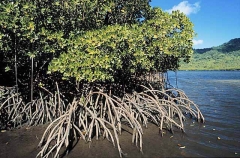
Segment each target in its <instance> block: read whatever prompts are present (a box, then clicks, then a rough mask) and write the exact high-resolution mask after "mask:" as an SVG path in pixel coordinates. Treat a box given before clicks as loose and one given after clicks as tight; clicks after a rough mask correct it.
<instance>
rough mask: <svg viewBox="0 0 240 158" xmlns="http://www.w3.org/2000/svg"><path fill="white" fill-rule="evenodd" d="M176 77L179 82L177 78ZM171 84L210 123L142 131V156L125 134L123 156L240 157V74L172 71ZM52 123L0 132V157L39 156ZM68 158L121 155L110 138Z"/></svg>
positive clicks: (151, 127) (84, 146)
mask: <svg viewBox="0 0 240 158" xmlns="http://www.w3.org/2000/svg"><path fill="white" fill-rule="evenodd" d="M175 75H177V84H176V77H175ZM168 77H169V81H170V82H171V84H172V85H173V86H175V87H178V88H180V89H182V90H184V91H185V93H186V94H187V95H188V97H189V98H190V99H191V100H193V101H194V102H195V103H197V104H198V105H199V108H200V109H201V111H202V113H203V115H204V117H205V120H206V122H205V123H198V122H196V121H195V120H192V119H187V121H186V122H185V132H186V133H182V132H181V131H179V130H175V131H174V134H172V133H170V132H167V131H165V132H164V134H163V137H162V136H161V134H159V130H158V128H157V127H156V126H155V125H152V124H149V125H148V128H147V129H145V128H144V129H143V130H144V131H143V132H144V134H143V153H141V152H140V151H139V148H138V147H136V146H135V145H134V144H132V143H131V134H129V133H128V132H127V131H123V133H122V135H121V136H120V144H121V147H122V149H123V152H124V153H125V155H124V157H239V156H240V100H239V98H240V71H178V72H177V74H175V72H169V75H168ZM46 127H47V125H42V126H35V127H30V128H26V127H25V128H21V129H14V130H12V131H6V132H1V133H0V157H1V158H7V157H9V158H10V157H26V158H32V157H35V156H36V154H37V153H38V151H39V148H37V145H38V143H39V141H40V138H41V136H42V134H43V132H44V130H45V129H46ZM66 157H67V158H77V157H119V154H118V150H117V148H114V147H113V146H112V144H111V143H110V142H108V141H107V140H106V139H105V140H102V139H100V140H95V139H93V140H92V142H89V143H85V142H84V141H82V140H80V141H79V142H78V143H77V144H76V146H75V147H74V148H73V150H72V151H71V152H70V153H69V155H67V156H66Z"/></svg>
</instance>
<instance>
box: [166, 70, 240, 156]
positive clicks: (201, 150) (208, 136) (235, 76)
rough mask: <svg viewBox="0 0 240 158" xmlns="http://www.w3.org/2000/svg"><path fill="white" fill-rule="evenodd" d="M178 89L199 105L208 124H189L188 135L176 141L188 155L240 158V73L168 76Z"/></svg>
mask: <svg viewBox="0 0 240 158" xmlns="http://www.w3.org/2000/svg"><path fill="white" fill-rule="evenodd" d="M168 77H169V80H170V82H171V84H172V85H173V86H174V87H178V88H180V89H182V90H184V91H185V93H186V94H187V96H188V97H189V98H190V99H191V100H193V101H194V102H195V103H196V104H198V105H199V108H200V109H201V111H202V113H203V115H204V117H205V119H206V122H205V123H204V124H201V123H197V122H194V121H193V120H188V121H187V122H186V134H184V135H182V136H181V137H180V138H178V139H176V140H175V141H178V142H179V143H181V144H183V145H185V146H186V148H185V149H184V150H185V152H186V153H187V154H188V155H192V156H203V157H235V156H236V157H240V71H178V72H177V85H176V77H175V72H169V73H168Z"/></svg>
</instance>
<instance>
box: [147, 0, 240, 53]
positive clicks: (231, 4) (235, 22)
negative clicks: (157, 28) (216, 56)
mask: <svg viewBox="0 0 240 158" xmlns="http://www.w3.org/2000/svg"><path fill="white" fill-rule="evenodd" d="M150 4H151V6H152V7H160V8H161V9H162V10H164V11H167V12H169V13H171V11H172V10H180V11H181V12H183V13H184V14H186V15H187V16H188V17H189V18H190V20H191V21H192V23H193V24H194V28H193V29H194V31H195V32H196V33H197V36H196V37H195V38H194V39H193V43H194V46H193V48H196V49H199V48H211V47H214V46H219V45H221V44H223V43H226V42H228V41H229V40H231V39H233V38H240V0H188V1H184V0H152V2H151V3H150Z"/></svg>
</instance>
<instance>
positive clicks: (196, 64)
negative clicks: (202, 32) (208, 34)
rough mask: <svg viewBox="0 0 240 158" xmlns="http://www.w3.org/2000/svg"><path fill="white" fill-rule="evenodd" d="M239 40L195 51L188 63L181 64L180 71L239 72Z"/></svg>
mask: <svg viewBox="0 0 240 158" xmlns="http://www.w3.org/2000/svg"><path fill="white" fill-rule="evenodd" d="M239 69H240V38H235V39H232V40H230V41H229V42H226V43H224V44H222V45H220V46H217V47H212V48H204V49H195V50H194V55H193V57H192V59H191V60H190V62H189V63H184V62H182V63H181V67H180V70H239Z"/></svg>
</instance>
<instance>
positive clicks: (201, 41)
mask: <svg viewBox="0 0 240 158" xmlns="http://www.w3.org/2000/svg"><path fill="white" fill-rule="evenodd" d="M200 44H203V40H195V39H193V45H194V46H196V45H200Z"/></svg>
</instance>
